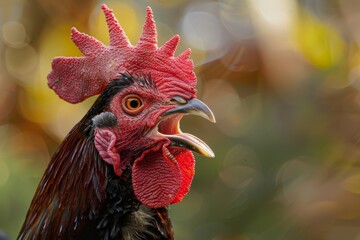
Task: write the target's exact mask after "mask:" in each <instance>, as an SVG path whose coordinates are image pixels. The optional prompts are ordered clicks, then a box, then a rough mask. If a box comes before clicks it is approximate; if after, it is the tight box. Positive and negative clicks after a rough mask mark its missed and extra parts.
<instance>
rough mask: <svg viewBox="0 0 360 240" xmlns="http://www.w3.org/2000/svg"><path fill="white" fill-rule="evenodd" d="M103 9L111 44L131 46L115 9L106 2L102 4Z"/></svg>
mask: <svg viewBox="0 0 360 240" xmlns="http://www.w3.org/2000/svg"><path fill="white" fill-rule="evenodd" d="M101 9H102V10H103V11H104V14H105V18H106V23H107V26H108V29H109V35H110V46H118V47H127V46H129V45H130V41H129V39H128V37H127V36H126V34H125V32H124V30H123V29H122V28H121V26H120V24H119V21H118V20H117V19H116V17H115V15H114V13H113V10H111V9H110V8H108V7H107V5H106V4H102V5H101Z"/></svg>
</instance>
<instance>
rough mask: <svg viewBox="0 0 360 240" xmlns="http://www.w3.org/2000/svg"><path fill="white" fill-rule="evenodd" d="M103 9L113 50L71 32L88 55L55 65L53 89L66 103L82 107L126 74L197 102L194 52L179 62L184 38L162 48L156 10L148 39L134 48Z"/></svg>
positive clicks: (149, 19) (146, 31)
mask: <svg viewBox="0 0 360 240" xmlns="http://www.w3.org/2000/svg"><path fill="white" fill-rule="evenodd" d="M101 8H102V10H103V11H104V13H105V16H106V22H107V25H108V28H109V34H110V45H109V46H106V45H104V44H103V43H102V42H100V41H98V40H97V39H95V38H93V37H91V36H89V35H87V34H84V33H80V32H79V31H77V30H76V28H72V29H71V31H72V32H71V39H72V40H73V42H74V43H75V44H76V46H77V47H78V48H79V49H80V51H81V52H82V53H83V54H84V56H82V57H57V58H55V59H54V60H53V62H52V71H51V72H50V73H49V75H48V85H49V87H50V88H52V89H53V90H54V91H55V92H56V93H57V94H58V95H59V96H60V97H61V98H62V99H64V100H65V101H68V102H71V103H78V102H81V101H83V100H85V99H86V98H88V97H91V96H93V95H96V94H99V93H101V92H102V91H103V90H104V89H105V88H106V86H107V85H108V83H109V82H110V81H112V80H113V79H116V78H117V77H118V76H119V74H120V73H122V72H129V73H130V74H131V73H140V74H141V73H143V74H150V75H151V77H152V78H153V80H154V81H155V83H156V85H157V88H158V90H159V91H160V92H161V93H163V94H166V95H168V96H175V95H178V96H181V97H184V98H187V99H189V98H192V97H194V96H195V94H196V90H195V87H196V76H195V74H194V72H193V70H194V65H193V62H192V61H191V60H189V59H188V58H189V56H190V53H191V51H190V49H187V50H186V51H185V52H183V53H182V54H180V55H179V56H178V57H174V52H175V50H176V47H177V45H178V43H179V40H180V37H179V36H178V35H176V36H174V37H173V38H171V39H170V40H168V41H167V42H166V43H165V44H164V45H163V46H162V47H160V48H158V47H157V33H156V26H155V21H154V17H153V13H152V10H151V8H150V7H147V9H146V13H147V14H146V20H145V24H144V28H143V32H142V35H141V37H140V40H139V42H138V44H137V45H136V46H132V45H131V43H130V42H129V39H128V38H127V36H126V35H125V33H124V31H123V29H122V28H121V26H120V25H119V23H118V21H117V20H116V18H115V16H114V14H113V12H112V10H111V9H109V8H108V7H107V6H106V5H105V4H103V5H102V7H101Z"/></svg>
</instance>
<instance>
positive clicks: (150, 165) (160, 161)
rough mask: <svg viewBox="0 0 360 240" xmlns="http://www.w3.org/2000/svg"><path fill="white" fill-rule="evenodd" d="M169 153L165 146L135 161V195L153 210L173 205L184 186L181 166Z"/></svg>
mask: <svg viewBox="0 0 360 240" xmlns="http://www.w3.org/2000/svg"><path fill="white" fill-rule="evenodd" d="M167 153H168V150H167V149H166V147H165V146H163V148H162V149H158V150H156V151H151V150H149V151H148V152H144V153H143V155H142V156H141V157H140V158H139V159H137V160H135V162H134V165H133V170H132V182H133V188H134V192H135V195H136V197H137V198H138V200H139V201H140V202H141V203H143V204H144V205H146V206H148V207H151V208H159V207H164V206H167V205H169V204H171V203H172V202H173V201H174V199H175V198H176V196H177V193H178V192H179V189H180V186H181V185H182V184H181V183H182V174H181V170H180V168H179V165H178V164H177V162H176V161H174V160H172V159H171V158H170V157H168V156H167ZM182 192H184V191H183V190H182ZM186 192H187V190H186ZM184 195H185V194H184ZM181 198H182V197H181Z"/></svg>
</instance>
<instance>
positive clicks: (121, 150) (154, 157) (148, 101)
mask: <svg viewBox="0 0 360 240" xmlns="http://www.w3.org/2000/svg"><path fill="white" fill-rule="evenodd" d="M133 94H134V95H137V96H139V97H140V98H141V99H142V102H143V107H142V110H141V111H140V112H139V113H137V114H135V115H132V114H129V113H128V112H127V111H126V109H125V106H124V105H123V99H124V98H126V97H127V96H129V95H133ZM174 107H175V106H174V105H171V104H170V100H169V98H167V97H166V96H165V95H164V94H161V93H159V92H157V91H155V90H151V89H145V88H142V87H140V86H138V85H137V84H134V86H132V87H130V88H128V89H126V90H124V91H123V92H120V93H118V94H117V95H115V96H114V98H113V99H112V101H111V103H110V107H109V111H111V112H112V113H114V114H115V116H116V117H117V120H118V126H116V127H113V128H105V129H96V130H95V146H96V148H97V150H98V151H99V153H100V156H101V157H102V158H103V159H104V161H105V162H107V163H108V164H112V165H113V167H114V172H115V174H116V175H118V176H119V177H121V176H122V173H123V170H125V169H126V168H127V167H128V166H131V167H132V184H133V189H134V192H135V195H136V197H137V198H138V200H139V201H140V202H142V203H143V204H144V205H146V206H148V207H152V208H159V207H164V206H167V205H169V204H172V203H176V202H179V201H181V199H182V198H183V197H184V196H185V195H186V193H187V192H188V191H189V188H190V184H191V181H192V178H193V175H194V157H193V155H192V153H191V152H190V151H188V150H186V149H180V148H169V144H170V140H169V139H167V138H163V137H157V136H148V135H147V134H148V132H149V130H150V129H152V128H153V127H154V126H155V125H156V124H157V122H158V121H159V117H160V115H161V114H162V113H164V112H166V111H167V110H169V109H171V108H174ZM165 124H167V123H165ZM169 125H170V123H169ZM170 127H171V126H166V125H164V126H162V129H164V130H166V129H167V128H170ZM134 156H137V157H136V159H133V158H134Z"/></svg>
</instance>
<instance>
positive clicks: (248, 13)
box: [0, 0, 360, 240]
mask: <svg viewBox="0 0 360 240" xmlns="http://www.w3.org/2000/svg"><path fill="white" fill-rule="evenodd" d="M102 3H106V4H108V6H109V7H110V8H112V9H114V12H115V14H116V16H117V18H118V20H119V22H120V23H121V25H122V27H123V28H124V30H125V31H126V33H127V35H128V36H129V38H130V40H131V42H132V43H133V44H136V43H137V40H138V38H139V36H140V33H141V29H142V25H143V21H144V18H145V8H146V6H147V5H150V6H151V7H152V9H153V11H154V15H155V20H156V23H157V27H158V35H159V36H158V38H159V45H162V44H163V43H164V42H165V41H166V40H168V39H169V38H170V37H171V36H173V35H174V34H180V36H181V44H180V46H179V47H178V50H177V53H180V52H182V51H184V50H185V49H186V48H187V47H191V48H192V51H193V53H192V58H193V60H194V62H195V65H196V73H197V76H198V80H199V83H198V89H199V94H198V96H199V98H200V99H202V100H203V101H204V102H206V103H207V104H208V105H209V106H210V108H211V109H212V110H213V111H214V113H215V115H216V117H217V123H216V125H214V124H211V123H207V122H206V121H203V120H202V119H198V118H192V117H188V118H185V119H184V120H183V122H182V128H183V130H184V131H186V132H191V133H193V134H194V135H196V136H199V137H201V139H203V140H205V141H206V142H207V143H208V144H209V145H210V146H211V147H212V148H213V150H214V152H215V153H216V158H215V159H205V158H202V157H201V156H196V159H197V166H196V170H197V172H196V175H195V179H194V182H193V185H192V189H191V191H190V193H189V194H188V195H187V197H186V198H185V199H184V200H183V201H182V202H181V203H179V204H177V205H174V206H171V216H172V220H173V225H174V228H175V233H176V237H177V239H189V240H195V239H212V240H269V239H270V240H272V239H282V240H297V239H299V240H302V239H310V240H312V239H314V240H317V239H326V240H353V239H355V240H356V239H357V240H359V239H360V149H359V144H360V92H359V91H360V27H359V26H360V1H358V0H218V1H209V0H206V1H205V0H204V1H190V0H174V1H166V0H154V1H145V0H141V1H130V0H129V1H120V0H116V1H115V0H113V1H94V0H87V1H86V0H78V1H71V0H62V1H55V0H1V1H0V35H1V44H0V229H2V230H3V231H5V232H6V233H7V234H9V235H10V236H11V238H12V239H15V238H16V236H17V233H18V231H19V229H20V227H21V225H22V223H23V221H24V218H25V214H26V211H27V209H28V206H29V204H30V201H31V199H32V197H33V194H34V192H35V189H36V187H37V184H38V183H39V181H40V179H41V177H42V174H43V172H44V170H45V168H46V166H47V164H48V162H49V160H50V158H51V156H52V154H53V153H54V151H55V150H56V148H57V146H58V145H59V143H60V142H61V140H62V139H63V138H64V136H65V135H66V134H67V133H68V132H69V130H70V129H71V127H72V126H74V125H75V124H76V123H77V122H78V121H79V120H80V119H81V118H82V116H83V115H84V114H85V113H86V112H87V110H88V109H89V107H90V106H91V104H92V102H93V101H94V98H92V99H89V100H87V101H85V102H83V103H80V104H76V105H72V104H69V103H67V102H65V101H63V100H61V99H59V98H58V96H57V95H56V94H55V93H54V92H53V91H52V90H50V89H49V88H48V87H47V79H46V76H47V74H48V73H49V72H50V69H51V60H52V59H53V58H54V57H55V56H80V55H81V54H80V52H79V50H78V49H77V48H76V47H75V45H74V44H73V43H72V42H71V40H70V37H69V36H70V28H71V27H72V26H76V27H77V28H78V29H79V30H80V31H83V32H86V33H88V34H90V35H92V36H95V37H96V38H98V39H100V40H101V41H102V42H104V43H106V44H108V33H107V27H106V24H105V18H104V16H103V14H102V12H101V9H100V5H101V4H102Z"/></svg>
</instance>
